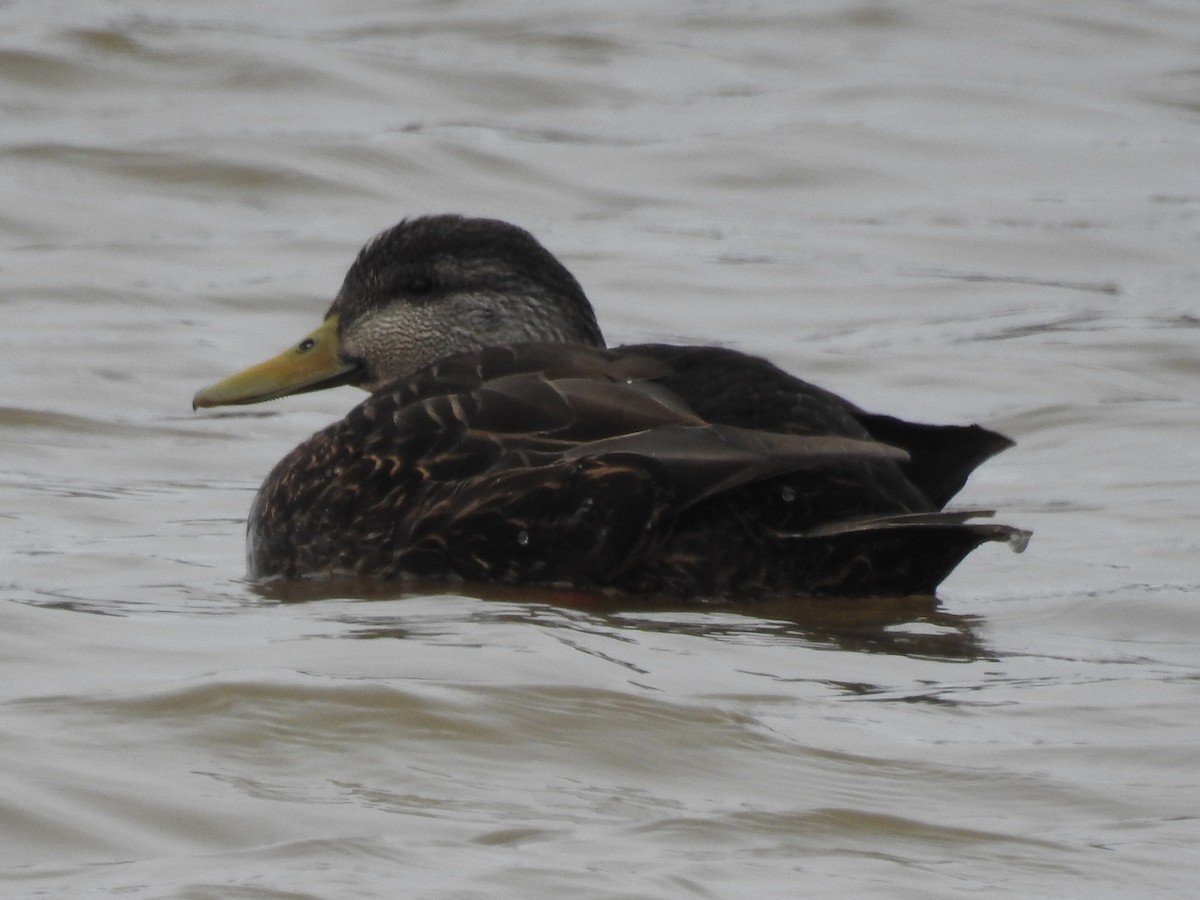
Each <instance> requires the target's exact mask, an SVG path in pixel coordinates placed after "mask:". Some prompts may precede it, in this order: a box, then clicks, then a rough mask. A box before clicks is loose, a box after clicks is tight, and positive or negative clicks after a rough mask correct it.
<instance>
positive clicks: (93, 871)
mask: <svg viewBox="0 0 1200 900" xmlns="http://www.w3.org/2000/svg"><path fill="white" fill-rule="evenodd" d="M0 22H2V23H3V26H4V27H3V29H2V31H0V110H2V111H3V121H4V128H3V130H2V132H0V184H2V186H3V196H4V204H3V207H2V208H0V240H2V241H3V257H2V260H0V315H2V316H3V322H4V329H3V332H2V333H0V346H2V347H3V360H4V362H3V371H4V393H3V396H2V397H0V442H2V443H0V447H2V455H0V518H2V520H3V541H2V543H0V616H2V623H0V704H2V711H3V714H2V715H0V834H2V835H3V839H2V840H0V895H3V896H13V897H22V896H31V897H32V896H38V897H72V898H74V897H83V896H92V895H108V894H120V895H121V896H126V897H146V898H150V897H154V898H159V897H187V898H205V897H214V898H215V897H221V898H228V897H245V898H250V897H253V898H268V897H279V898H283V897H389V898H390V897H396V896H408V897H421V898H446V900H449V898H455V900H459V898H475V897H498V896H504V897H522V898H525V897H547V898H550V897H554V898H558V897H563V896H579V897H588V898H593V897H594V898H617V897H621V898H629V897H638V898H642V897H645V898H660V897H661V898H674V897H703V898H717V897H735V896H736V897H781V898H782V897H797V896H805V897H847V898H849V897H854V898H862V897H888V898H893V897H913V898H917V897H921V898H925V897H962V896H987V897H1000V896H1005V897H1010V896H1011V897H1055V898H1062V897H1087V898H1096V897H1135V896H1136V897H1181V896H1189V895H1190V894H1191V893H1193V892H1194V890H1195V884H1196V881H1197V878H1198V877H1200V862H1198V861H1197V860H1198V859H1200V857H1198V856H1197V855H1196V852H1195V847H1196V841H1197V838H1198V837H1200V822H1198V821H1197V816H1198V815H1200V751H1198V750H1197V747H1198V746H1200V683H1198V680H1197V677H1198V675H1200V651H1198V650H1197V648H1196V636H1197V633H1198V632H1200V612H1198V611H1197V601H1198V600H1200V563H1198V562H1197V556H1198V551H1200V527H1198V526H1200V515H1198V513H1197V509H1198V508H1200V486H1198V477H1197V471H1198V468H1200V451H1198V450H1197V447H1198V446H1200V401H1198V400H1197V397H1198V396H1200V353H1198V351H1200V300H1198V299H1197V296H1198V291H1200V264H1198V263H1197V259H1198V258H1200V257H1198V256H1197V247H1198V246H1200V244H1198V239H1200V167H1198V166H1197V164H1196V162H1197V159H1200V102H1198V101H1197V98H1198V97H1200V63H1198V60H1200V9H1198V8H1197V6H1196V5H1195V4H1194V3H1192V2H1190V0H1189V2H1183V0H1178V2H1170V0H1155V2H1140V3H1135V2H1120V0H1092V2H1086V3H1085V2H1073V0H1068V2H1063V3H1056V4H1045V3H1035V2H1032V0H1016V2H998V0H997V2H987V0H981V2H974V3H967V2H963V3H951V4H946V3H933V2H921V0H918V2H912V3H904V4H900V3H882V2H881V3H870V2H851V0H825V2H814V3H803V4H797V3H794V2H773V0H767V2H761V3H754V4H733V3H729V4H716V3H701V2H690V3H689V2H663V3H658V4H634V3H622V2H605V3H572V4H560V5H557V6H555V5H547V4H541V3H530V2H495V3H484V2H481V0H461V2H425V3H416V4H395V3H382V2H374V0H358V2H348V3H338V4H321V3H312V2H298V3H293V4H288V5H286V6H281V5H278V4H245V3H229V2H204V3H201V2H198V0H181V2H176V3H170V4H162V3H150V2H145V0H126V2H120V3H118V2H106V3H94V2H82V0H64V2H57V3H44V2H32V0H24V2H22V0H17V2H11V3H7V4H5V5H3V6H2V7H0ZM438 211H459V212H466V213H473V214H485V215H494V216H499V217H502V218H506V219H510V220H513V221H515V222H518V223H520V224H522V225H524V226H525V227H527V228H529V229H531V230H532V231H534V232H535V233H536V234H537V235H538V236H539V237H540V238H541V239H542V240H543V241H544V242H545V243H546V244H547V245H548V246H549V247H550V248H551V249H552V250H553V251H554V252H556V253H557V254H559V255H560V256H561V257H562V258H563V259H564V260H565V261H566V262H567V263H568V264H569V265H570V267H571V268H572V269H573V270H574V271H575V272H576V274H577V275H578V276H579V277H580V280H581V281H582V282H583V283H584V285H585V287H586V288H587V289H588V291H589V294H590V295H591V297H592V299H593V301H594V302H595V303H596V305H597V308H598V314H599V317H600V320H601V323H602V324H603V325H604V326H605V329H606V332H607V334H608V336H609V338H610V340H611V341H613V342H620V341H628V340H640V339H646V338H654V339H679V340H710V341H711V340H719V341H721V342H723V343H726V344H729V345H732V346H736V347H739V348H743V349H747V350H750V351H753V352H757V353H762V354H765V355H768V356H770V357H772V358H773V359H775V360H776V361H778V362H779V363H781V364H782V365H784V366H785V367H787V368H789V369H790V370H792V371H795V372H797V373H799V374H803V375H804V376H806V377H808V378H811V379H812V380H814V381H816V382H818V383H820V384H823V385H825V386H827V387H830V388H833V389H835V390H837V391H839V392H840V393H843V394H845V395H847V396H849V397H851V398H853V399H854V400H855V401H857V402H858V403H860V404H862V405H863V406H865V407H867V408H871V409H878V410H880V411H886V412H890V413H893V414H897V415H903V416H905V417H908V418H914V419H925V420H931V421H946V422H970V421H978V422H981V423H984V424H987V425H989V426H991V427H994V428H997V429H999V430H1002V431H1005V432H1007V433H1009V434H1011V435H1012V436H1013V437H1014V438H1016V439H1017V441H1018V446H1017V447H1016V449H1014V450H1012V451H1009V452H1008V453H1006V454H1004V455H1003V456H1001V457H999V458H997V459H995V460H993V461H992V462H991V463H989V464H988V465H987V466H986V467H984V469H982V470H981V471H980V472H979V473H977V475H976V476H975V477H974V478H973V479H972V482H971V483H970V484H969V485H968V487H967V489H966V491H965V492H964V493H963V495H962V497H961V498H960V499H961V501H962V502H963V503H965V504H970V505H978V506H989V507H991V506H994V507H996V508H998V509H999V510H1001V519H1002V520H1003V521H1006V522H1010V523H1013V524H1017V525H1021V526H1024V527H1030V528H1033V529H1034V531H1035V537H1034V541H1033V543H1031V545H1030V547H1029V550H1028V551H1027V552H1026V553H1025V554H1024V555H1022V556H1015V555H1013V554H1010V553H1008V552H1007V551H1006V550H1005V548H1003V547H999V546H988V547H984V548H981V550H980V551H978V552H977V553H976V554H975V555H974V556H973V557H972V558H971V559H969V560H968V561H967V562H966V563H965V564H964V565H963V566H962V567H961V568H960V569H959V570H958V571H957V572H956V573H955V574H954V575H953V576H952V577H951V578H950V579H949V580H948V581H947V582H946V584H945V586H944V589H943V593H942V596H941V597H940V599H939V601H938V602H936V603H935V602H927V603H926V602H921V601H895V602H887V603H869V604H868V603H862V604H858V605H855V606H853V607H836V608H832V609H831V608H829V606H828V605H821V604H816V605H812V604H810V605H808V606H796V607H794V608H792V609H778V608H772V609H762V610H757V611H749V612H747V611H745V610H742V611H736V610H725V611H713V612H697V611H679V610H645V611H636V610H635V611H629V610H626V611H621V610H613V609H605V608H600V607H596V606H589V605H586V604H584V605H582V606H580V605H576V606H567V605H563V604H562V603H561V602H560V601H561V598H555V597H546V596H538V595H536V594H533V593H522V592H509V593H506V594H504V595H502V596H494V597H474V598H473V597H465V596H460V595H458V594H455V593H445V592H438V591H437V590H431V591H429V592H422V591H419V590H413V591H410V592H409V594H408V595H407V596H404V597H392V598H388V597H379V596H363V595H362V593H361V592H354V591H347V592H346V596H343V597H334V598H332V599H322V600H310V601H305V602H295V601H296V598H284V599H281V598H280V597H278V596H273V595H270V594H260V593H256V592H255V591H254V590H253V589H252V588H251V587H250V586H248V585H247V584H246V583H244V582H243V580H242V573H243V560H242V530H243V520H244V516H245V512H246V510H247V508H248V506H249V503H250V499H251V496H252V494H253V491H254V489H255V488H256V487H257V485H258V483H259V481H260V480H261V479H262V477H263V476H264V475H265V473H266V472H267V471H268V469H269V468H270V466H271V465H272V464H273V463H274V461H275V460H277V459H278V458H279V457H280V456H281V455H282V454H283V453H284V452H285V451H286V450H287V449H288V448H290V447H291V446H293V445H294V444H295V443H297V442H298V441H299V440H300V439H301V438H302V437H304V436H306V435H307V434H308V433H310V432H311V431H313V430H315V429H316V428H318V427H320V426H321V425H323V424H324V423H326V422H328V421H330V420H332V419H334V418H336V417H337V416H339V415H340V414H341V413H342V412H344V411H345V410H346V409H347V408H349V406H350V405H351V404H353V403H354V402H356V401H357V399H358V395H356V394H355V393H354V392H353V391H352V390H351V389H348V388H343V389H340V390H338V391H334V392H329V393H328V394H315V395H306V396H303V397H297V398H291V399H288V400H285V401H281V402H278V403H275V404H270V405H266V406H262V407H251V408H248V409H247V410H245V411H233V412H229V413H220V412H218V413H215V414H193V413H192V412H191V410H190V409H189V400H190V398H191V396H192V393H193V392H194V391H195V390H196V389H197V388H198V387H200V386H202V385H204V384H207V383H209V382H211V381H212V380H214V379H215V378H217V377H219V376H221V375H224V374H227V373H229V372H231V371H233V370H234V369H236V368H239V367H241V366H243V365H245V364H247V363H249V362H252V361H256V360H258V359H260V358H263V357H264V356H265V355H267V354H269V353H273V352H275V351H277V350H279V349H281V348H282V347H283V346H285V345H286V344H288V343H289V342H291V341H292V340H293V339H294V338H298V337H300V336H302V335H303V334H306V333H307V332H308V331H309V330H311V328H312V327H313V326H314V325H315V324H316V323H317V322H318V320H319V317H320V315H321V314H322V313H323V312H324V309H325V307H326V305H327V304H328V302H329V300H330V298H331V297H332V295H333V293H334V291H335V290H336V288H337V286H338V285H339V283H340V280H341V276H342V274H343V272H344V270H345V268H346V266H347V265H348V264H349V262H350V261H351V259H352V258H353V255H354V253H355V252H356V251H357V249H358V247H359V245H360V244H361V242H362V241H363V240H365V239H366V238H367V237H369V236H370V235H371V234H373V233H374V232H376V231H378V230H379V229H382V228H384V227H386V226H388V225H390V224H392V223H393V222H395V221H396V220H397V219H399V218H400V217H402V216H406V215H414V214H419V213H422V212H438ZM285 600H286V602H285Z"/></svg>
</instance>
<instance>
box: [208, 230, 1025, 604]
mask: <svg viewBox="0 0 1200 900" xmlns="http://www.w3.org/2000/svg"><path fill="white" fill-rule="evenodd" d="M335 334H336V340H335V338H334V335H335ZM306 345H308V346H307V347H306ZM314 347H315V349H314ZM316 353H325V354H327V355H328V358H327V359H326V360H325V362H323V363H322V366H321V368H320V371H319V372H317V370H316V369H313V368H312V366H311V365H310V363H308V362H305V361H304V360H305V359H306V357H304V354H316ZM285 357H286V359H285ZM296 359H300V360H301V361H302V363H303V365H304V366H305V367H306V368H305V370H304V372H303V374H302V375H296V376H294V377H293V375H292V373H291V370H290V369H289V374H288V375H287V376H286V377H281V376H279V374H278V372H277V371H276V369H277V368H278V367H279V366H282V365H285V364H286V365H288V366H292V365H293V364H294V362H295V360H296ZM330 360H332V362H330ZM267 367H275V368H272V371H271V374H270V376H269V377H267V376H264V375H263V374H262V372H264V371H265V370H266V368H267ZM260 370H261V371H260ZM314 373H316V374H314ZM264 378H265V379H266V380H265V381H264ZM289 378H290V379H291V381H288V379H289ZM328 383H356V384H361V385H364V386H367V387H368V388H369V389H371V390H372V392H373V393H372V396H371V397H370V398H368V399H367V400H366V401H364V402H363V403H362V404H360V405H359V406H358V407H356V408H355V409H354V410H352V411H351V412H350V413H349V414H348V415H347V416H346V417H345V418H344V419H342V420H341V421H339V422H336V423H334V424H333V425H330V426H329V427H328V428H326V429H324V430H322V431H320V432H318V433H317V434H315V435H313V436H312V437H311V438H309V439H308V440H307V441H305V442H304V443H302V444H301V445H300V446H299V447H297V448H296V449H295V450H294V451H292V452H291V453H290V454H288V455H287V456H286V457H285V458H284V459H283V460H282V461H281V462H280V463H279V464H278V465H277V466H276V467H275V469H274V471H273V472H272V473H271V475H270V476H269V477H268V479H267V481H266V483H265V484H264V485H263V487H262V489H261V490H260V492H259V494H258V497H257V498H256V500H255V503H254V507H253V509H252V511H251V515H250V522H249V564H250V570H251V574H252V575H253V576H255V577H260V578H261V577H272V576H283V577H288V578H293V577H298V576H311V575H321V574H329V575H334V574H351V575H361V576H368V577H378V578H388V579H391V578H399V577H403V576H416V577H422V578H429V577H434V578H457V579H464V580H467V581H484V582H500V583H506V584H542V585H567V586H572V587H583V588H601V589H612V590H616V591H623V592H629V593H636V594H667V595H672V596H677V597H684V598H695V599H753V598H756V597H778V596H788V595H818V594H830V595H872V594H876V595H878V594H911V593H931V592H932V591H933V590H934V589H935V588H936V587H937V585H938V584H939V583H940V582H941V580H942V579H943V578H944V577H945V576H946V575H947V574H948V573H949V572H950V571H951V570H952V569H953V568H954V567H955V566H956V565H957V564H958V562H959V561H960V560H961V559H962V558H963V556H965V555H966V554H967V553H969V552H970V551H971V550H972V549H974V548H975V547H976V546H977V545H978V544H980V543H982V542H984V541H988V540H1003V541H1008V542H1010V543H1011V544H1012V545H1013V546H1014V547H1017V548H1018V549H1020V548H1021V547H1023V545H1024V541H1025V540H1026V538H1027V533H1026V532H1022V531H1019V530H1016V529H1012V528H1008V527H1006V526H1001V525H991V524H979V523H971V522H968V521H966V520H967V519H968V518H970V514H964V513H954V512H942V511H941V509H942V507H943V506H944V505H945V503H946V502H947V501H948V500H949V499H950V498H951V497H952V496H953V495H954V494H955V493H956V492H957V491H958V490H959V489H960V488H961V487H962V485H963V483H964V482H965V480H966V478H967V476H968V475H969V474H970V473H971V471H972V470H973V469H974V468H975V467H976V466H977V465H979V463H981V462H982V461H983V460H985V459H987V458H988V457H989V456H991V455H993V454H995V453H997V452H999V451H1000V450H1003V449H1004V448H1006V447H1008V446H1010V444H1011V442H1010V441H1009V440H1008V439H1007V438H1004V437H1002V436H1000V435H998V434H995V433H994V432H990V431H987V430H985V429H982V428H979V427H978V426H974V425H972V426H966V427H959V426H930V425H920V424H914V423H909V422H904V421H902V420H899V419H894V418H891V417H888V416H880V415H874V414H869V413H865V412H863V411H861V410H859V409H858V408H857V407H855V406H853V405H852V404H850V403H848V402H846V401H845V400H842V399H841V398H839V397H837V396H835V395H833V394H831V393H829V392H828V391H824V390H822V389H820V388H817V387H815V386H813V385H810V384H807V383H805V382H803V381H800V380H799V379H796V378H794V377H792V376H791V375H788V374H787V373H785V372H783V371H781V370H780V369H778V368H776V367H775V366H773V365H771V364H770V363H768V362H766V361H765V360H761V359H758V358H755V357H752V356H747V355H745V354H742V353H738V352H735V351H732V350H726V349H722V348H718V347H677V346H668V345H660V344H647V345H639V346H631V347H623V348H617V349H612V350H609V349H604V348H603V345H602V339H601V337H600V332H599V329H598V327H597V326H596V324H595V319H594V316H593V314H592V311H591V307H590V305H589V304H588V302H587V299H586V297H585V296H584V294H583V291H582V290H581V289H580V288H579V286H578V283H577V282H576V281H575V279H574V278H572V277H571V275H570V273H568V272H567V270H566V269H565V268H563V267H562V266H561V265H560V264H559V263H558V261H557V260H555V259H554V257H553V256H551V255H550V254H549V253H548V252H547V251H545V250H544V249H543V248H542V247H541V246H540V245H539V244H537V242H536V241H534V239H533V238H532V237H531V236H529V235H528V234H527V233H526V232H524V231H522V230H520V229H518V228H516V227H514V226H512V225H508V224H506V223H502V222H497V221H493V220H481V219H464V218H460V217H456V216H438V217H430V218H424V219H416V220H413V221H409V222H402V223H401V224H399V225H398V226H396V227H395V228H393V229H391V230H390V231H388V232H385V233H384V234H383V235H381V236H380V237H378V238H376V239H375V240H373V241H372V242H371V243H369V244H368V245H367V246H366V247H365V248H364V250H363V252H362V253H361V254H360V255H359V257H358V259H357V260H356V262H355V264H354V266H353V267H352V268H351V270H350V272H349V274H348V275H347V277H346V281H345V284H344V285H343V288H342V290H341V292H340V293H339V295H338V297H337V299H336V300H335V302H334V304H333V306H332V308H331V309H330V312H329V316H328V317H327V320H326V325H325V326H322V328H321V329H318V331H317V332H314V333H313V335H312V336H311V337H310V338H307V339H306V340H305V341H304V342H301V344H300V346H299V347H297V348H296V349H295V350H293V351H289V353H285V354H283V355H282V356H281V357H280V358H279V359H278V360H276V361H272V362H271V363H269V364H264V365H263V366H260V367H257V368H256V369H253V370H250V371H249V372H248V373H245V374H244V375H241V376H234V378H232V379H228V380H227V381H226V382H222V383H221V384H219V385H215V386H214V387H213V388H210V389H208V390H207V391H204V392H201V393H200V394H198V395H197V398H196V403H197V405H217V404H218V403H240V402H254V401H255V400H258V399H267V398H269V397H273V396H280V395H282V394H285V393H291V392H297V391H301V390H313V389H316V388H319V387H322V386H325V384H328ZM281 385H282V386H281Z"/></svg>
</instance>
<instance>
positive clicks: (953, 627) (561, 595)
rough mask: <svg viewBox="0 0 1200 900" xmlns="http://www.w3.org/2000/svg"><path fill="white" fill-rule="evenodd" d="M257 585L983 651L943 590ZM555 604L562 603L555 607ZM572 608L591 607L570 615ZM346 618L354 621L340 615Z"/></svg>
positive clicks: (894, 646)
mask: <svg viewBox="0 0 1200 900" xmlns="http://www.w3.org/2000/svg"><path fill="white" fill-rule="evenodd" d="M253 590H254V591H255V593H257V594H259V595H260V596H261V597H263V598H264V599H267V600H274V601H278V602H281V603H306V602H314V601H321V600H330V599H351V600H364V601H370V600H375V601H378V600H402V599H404V598H405V597H437V596H441V595H445V596H453V597H473V598H476V599H479V600H484V601H492V602H494V603H495V604H496V609H494V610H489V609H487V608H481V609H479V610H477V611H476V612H475V613H474V615H473V616H472V619H473V620H474V621H476V622H478V623H480V624H486V623H488V622H491V621H495V622H500V621H504V622H521V621H528V622H531V623H534V622H536V623H537V624H539V625H541V626H543V627H551V628H566V629H579V628H584V629H586V628H595V627H597V626H602V627H606V628H617V629H623V628H633V629H637V630H639V631H647V632H654V631H670V632H675V633H679V634H690V635H695V636H700V637H710V638H721V637H737V636H747V635H760V636H766V635H769V636H771V637H773V638H777V639H781V640H799V641H804V642H808V643H813V644H828V645H830V646H832V647H836V648H838V649H841V650H858V651H866V652H872V653H891V654H900V655H911V656H922V657H928V658H931V659H948V660H974V659H979V658H982V657H985V656H987V655H989V654H988V652H987V651H986V650H985V648H984V647H983V645H982V643H981V641H980V639H979V637H978V635H977V634H976V633H975V626H976V625H977V624H978V623H979V617H977V616H965V615H958V614H954V613H950V612H947V611H946V610H945V609H943V608H942V606H941V604H940V602H939V601H938V599H937V598H936V597H923V596H911V597H868V598H864V597H847V598H843V597H821V598H810V597H798V598H793V599H782V600H757V601H753V602H746V603H720V604H705V605H703V606H702V607H699V608H698V607H697V605H696V604H694V603H693V604H687V603H683V602H680V601H678V600H656V599H654V598H648V597H630V596H626V595H615V594H612V593H606V592H601V591H584V590H580V589H577V588H569V589H566V588H563V589H560V588H538V587H530V586H521V587H510V586H506V585H489V584H478V585H465V584H455V585H447V584H446V583H445V582H437V581H433V582H428V581H422V580H419V579H412V580H408V581H404V582H401V583H389V582H386V581H379V580H373V579H357V578H312V579H297V580H274V581H264V582H261V583H258V584H255V585H253ZM555 610H561V611H563V614H561V615H556V614H555V613H554V611H555ZM567 610H574V611H578V612H580V613H584V614H585V615H584V616H572V615H567V614H566V611H567ZM343 621H347V622H350V621H353V620H352V618H343ZM370 621H371V625H370V626H369V627H365V628H362V629H360V630H358V631H355V632H354V634H353V636H354V637H359V638H374V637H392V638H396V637H399V638H403V637H409V636H410V635H409V633H408V632H407V631H406V630H405V628H404V620H403V616H402V615H401V616H400V617H398V618H397V619H396V621H395V622H394V623H390V624H385V623H380V622H379V621H378V620H376V619H374V618H372V619H371V620H370Z"/></svg>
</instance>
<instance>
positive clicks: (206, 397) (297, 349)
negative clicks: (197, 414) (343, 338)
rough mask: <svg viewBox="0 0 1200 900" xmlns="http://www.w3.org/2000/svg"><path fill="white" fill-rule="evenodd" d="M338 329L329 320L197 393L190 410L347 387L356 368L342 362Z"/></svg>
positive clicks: (336, 323)
mask: <svg viewBox="0 0 1200 900" xmlns="http://www.w3.org/2000/svg"><path fill="white" fill-rule="evenodd" d="M337 326H338V320H337V316H330V317H329V318H327V319H326V320H325V322H324V323H323V324H322V325H321V327H320V328H318V329H317V330H316V331H314V332H313V333H312V334H310V335H309V336H308V337H306V338H305V339H304V340H302V341H300V343H298V344H296V345H295V346H294V347H291V348H290V349H288V350H285V351H283V353H280V354H279V355H278V356H276V357H274V358H273V359H268V360H267V361H266V362H262V363H259V364H258V365H257V366H252V367H250V368H249V369H246V370H245V371H244V372H239V373H238V374H236V375H231V376H229V377H228V378H226V379H225V380H224V381H218V382H217V383H216V384H214V385H210V386H209V387H206V388H205V389H204V390H202V391H200V392H199V393H197V394H196V396H195V397H193V398H192V409H199V408H201V407H208V406H233V405H236V404H241V403H260V402H262V401H263V400H274V399H275V398H276V397H286V396H288V395H289V394H302V393H304V392H305V391H317V390H320V389H322V388H327V387H336V386H337V385H340V384H349V383H350V382H351V381H352V380H353V377H352V376H353V373H354V371H355V370H356V369H357V368H358V365H357V364H356V363H353V362H348V361H346V360H344V359H342V356H341V353H340V352H339V348H338V336H337Z"/></svg>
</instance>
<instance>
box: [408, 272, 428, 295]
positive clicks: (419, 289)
mask: <svg viewBox="0 0 1200 900" xmlns="http://www.w3.org/2000/svg"><path fill="white" fill-rule="evenodd" d="M432 290H433V279H432V278H428V277H426V276H425V275H414V276H413V277H412V278H410V279H408V281H406V282H405V283H404V293H406V294H409V295H410V296H413V297H423V296H425V295H426V294H428V293H429V292H430V291H432Z"/></svg>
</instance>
